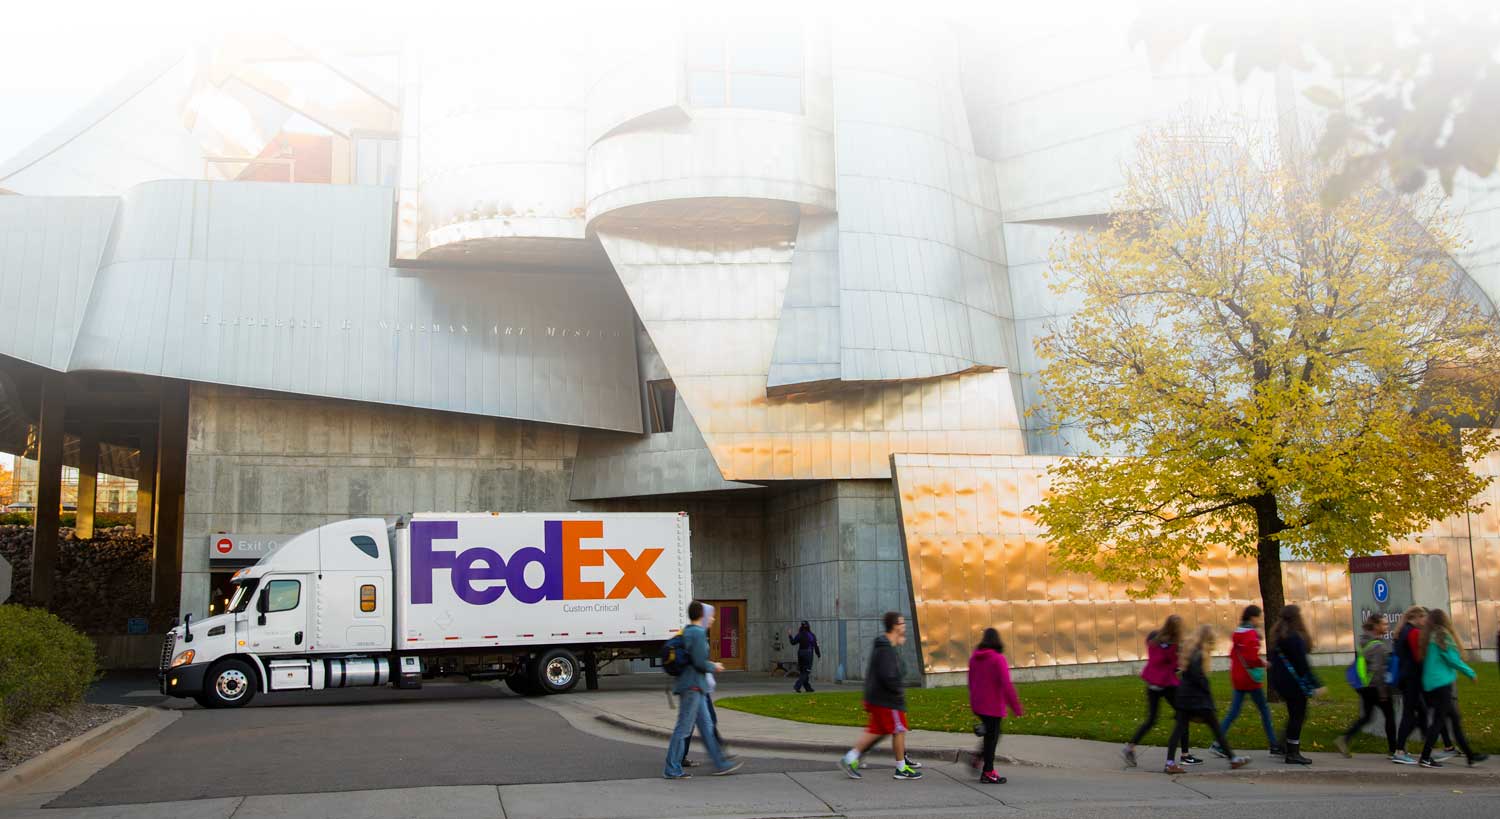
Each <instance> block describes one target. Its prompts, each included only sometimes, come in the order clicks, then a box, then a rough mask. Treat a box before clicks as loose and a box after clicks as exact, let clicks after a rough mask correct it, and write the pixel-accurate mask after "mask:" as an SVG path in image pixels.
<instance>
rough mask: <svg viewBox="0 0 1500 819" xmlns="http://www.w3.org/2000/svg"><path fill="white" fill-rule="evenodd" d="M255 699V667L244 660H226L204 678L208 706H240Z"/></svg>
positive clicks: (205, 704)
mask: <svg viewBox="0 0 1500 819" xmlns="http://www.w3.org/2000/svg"><path fill="white" fill-rule="evenodd" d="M253 699H255V669H253V668H251V667H250V664H249V663H247V662H245V661H244V660H236V659H233V658H230V659H228V660H224V661H223V662H221V663H219V664H218V665H215V666H214V667H213V668H211V669H209V671H208V676H206V677H205V678H204V680H203V705H204V706H206V707H208V708H239V707H241V706H244V705H247V704H249V702H250V701H251V700H253Z"/></svg>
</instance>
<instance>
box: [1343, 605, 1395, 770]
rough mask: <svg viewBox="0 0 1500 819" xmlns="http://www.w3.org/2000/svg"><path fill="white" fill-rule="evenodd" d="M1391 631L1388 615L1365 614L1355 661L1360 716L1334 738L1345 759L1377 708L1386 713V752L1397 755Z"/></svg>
mask: <svg viewBox="0 0 1500 819" xmlns="http://www.w3.org/2000/svg"><path fill="white" fill-rule="evenodd" d="M1388 631H1389V626H1387V625H1386V622H1385V615H1383V614H1378V613H1377V614H1371V615H1370V616H1368V617H1366V618H1365V630H1364V633H1363V634H1361V635H1359V646H1358V651H1359V657H1358V658H1356V659H1355V661H1354V668H1355V671H1354V673H1355V680H1354V681H1355V682H1358V683H1360V684H1359V685H1358V686H1355V691H1357V692H1358V693H1359V718H1358V719H1356V720H1355V721H1354V724H1352V725H1350V726H1349V730H1347V731H1345V732H1344V733H1343V734H1342V735H1340V736H1338V737H1336V738H1335V739H1334V740H1333V744H1334V745H1335V746H1337V747H1338V749H1339V753H1341V754H1343V755H1344V758H1345V759H1348V758H1349V757H1350V756H1352V754H1350V753H1349V741H1350V740H1351V739H1354V735H1355V734H1357V733H1359V730H1360V729H1361V728H1363V727H1365V724H1366V723H1368V722H1369V721H1370V718H1371V717H1373V716H1375V711H1376V709H1379V710H1380V715H1381V716H1382V717H1385V744H1386V750H1385V752H1386V754H1388V755H1389V756H1390V758H1391V759H1395V758H1396V713H1395V711H1393V710H1392V708H1391V689H1390V686H1388V685H1386V681H1385V670H1386V667H1387V666H1388V665H1389V664H1390V657H1391V646H1390V643H1389V642H1387V641H1386V634H1387V632H1388ZM1361 661H1363V662H1361ZM1361 665H1363V669H1361V668H1360V666H1361Z"/></svg>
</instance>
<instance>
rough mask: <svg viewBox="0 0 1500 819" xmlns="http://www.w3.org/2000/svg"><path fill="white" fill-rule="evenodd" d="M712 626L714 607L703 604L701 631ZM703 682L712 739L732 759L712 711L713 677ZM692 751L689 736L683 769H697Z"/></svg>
mask: <svg viewBox="0 0 1500 819" xmlns="http://www.w3.org/2000/svg"><path fill="white" fill-rule="evenodd" d="M713 625H714V607H713V606H712V605H710V604H708V603H704V604H703V630H704V632H705V633H706V632H707V631H708V630H709V629H711V628H713ZM704 681H705V682H706V683H708V684H707V685H705V686H704V688H703V701H704V702H706V703H708V717H709V720H710V721H711V722H713V724H714V739H715V740H716V741H717V742H718V743H719V753H721V754H722V755H723V756H724V758H725V759H733V757H732V756H730V754H729V746H728V745H726V744H725V743H724V736H723V735H722V734H720V733H719V712H718V711H716V710H714V695H713V691H714V689H715V688H716V687H717V686H716V683H715V682H714V675H712V674H709V675H708V676H707V677H706V678H705V680H704ZM692 749H693V736H692V734H689V735H688V738H687V740H685V741H684V742H683V744H682V767H684V768H696V767H698V762H697V761H696V760H692V759H688V752H689V751H691V750H692Z"/></svg>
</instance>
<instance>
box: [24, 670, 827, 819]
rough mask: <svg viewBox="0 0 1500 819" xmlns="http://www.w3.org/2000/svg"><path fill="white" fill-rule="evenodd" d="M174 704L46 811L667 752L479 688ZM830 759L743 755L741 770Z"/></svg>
mask: <svg viewBox="0 0 1500 819" xmlns="http://www.w3.org/2000/svg"><path fill="white" fill-rule="evenodd" d="M170 702H172V703H174V705H173V707H175V708H180V709H183V712H182V716H181V718H180V719H178V720H177V721H176V722H174V723H172V724H171V725H169V726H168V727H167V728H166V729H165V730H163V731H161V732H160V733H158V734H157V735H156V736H154V737H152V738H151V739H150V740H148V741H146V742H145V743H143V744H142V745H140V746H138V747H136V748H135V749H134V750H131V751H130V752H129V753H127V754H125V755H124V756H123V757H121V758H120V759H119V761H117V762H115V763H114V764H113V765H110V766H109V767H107V768H105V769H104V770H102V771H100V772H98V773H97V774H95V775H94V776H93V777H92V778H90V779H89V780H88V781H86V782H84V783H83V784H82V785H80V786H78V787H76V788H74V789H73V790H71V791H69V792H67V793H66V794H64V795H63V796H62V797H60V798H59V799H57V800H55V801H53V802H52V803H50V804H49V805H48V807H82V806H90V805H115V804H124V803H135V802H157V801H173V800H186V799H204V798H212V797H223V796H247V795H258V794H286V793H310V792H317V791H356V790H374V789H384V788H407V787H418V786H441V785H479V784H483V785H508V784H539V783H550V782H575V781H597V780H605V779H635V778H643V777H656V776H660V775H661V766H662V756H663V752H664V750H665V749H664V748H657V747H650V746H644V745H638V744H632V743H626V742H617V741H614V740H609V739H603V738H600V737H597V736H593V735H590V734H585V733H583V732H581V731H579V730H577V729H575V728H573V727H572V726H570V725H569V724H568V722H567V721H566V720H564V719H563V718H562V717H560V716H558V715H557V714H556V713H554V712H552V711H550V710H548V709H545V708H541V707H539V706H537V705H534V704H533V703H531V702H530V701H528V700H525V699H523V698H520V697H516V696H513V695H511V694H509V693H508V692H505V691H504V690H503V689H500V688H497V687H493V686H490V685H481V684H469V683H455V684H436V685H432V684H430V685H428V686H427V687H425V688H424V689H423V690H421V691H398V690H395V689H390V688H381V689H350V690H347V691H324V692H317V693H298V694H276V695H269V696H267V695H262V696H260V697H257V698H256V700H255V702H254V703H252V704H251V705H250V706H249V707H246V708H242V709H238V710H229V711H207V710H203V709H201V708H198V707H197V706H196V705H192V704H191V703H187V702H186V701H182V700H172V701H170ZM694 756H695V757H701V752H695V754H694ZM831 764H832V763H817V762H812V761H799V760H777V759H755V758H747V760H746V765H745V768H744V771H745V772H746V773H752V772H761V773H766V772H773V771H778V772H779V771H805V770H814V769H819V768H821V769H824V770H826V769H828V767H829V766H831ZM658 781H659V780H658Z"/></svg>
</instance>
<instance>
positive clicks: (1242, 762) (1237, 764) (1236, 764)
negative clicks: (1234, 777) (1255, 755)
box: [1229, 756, 1250, 771]
mask: <svg viewBox="0 0 1500 819" xmlns="http://www.w3.org/2000/svg"><path fill="white" fill-rule="evenodd" d="M1249 764H1250V757H1248V756H1237V757H1235V758H1234V759H1231V760H1229V767H1230V769H1231V770H1236V771H1237V770H1239V769H1240V768H1243V767H1245V766H1246V765H1249Z"/></svg>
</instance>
